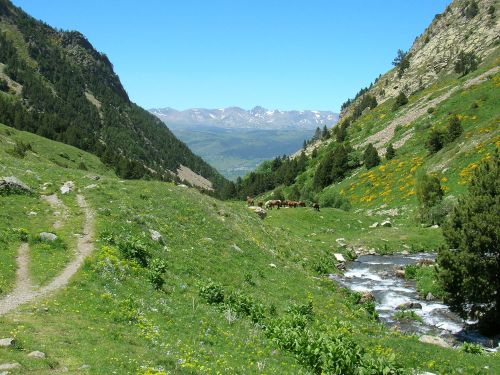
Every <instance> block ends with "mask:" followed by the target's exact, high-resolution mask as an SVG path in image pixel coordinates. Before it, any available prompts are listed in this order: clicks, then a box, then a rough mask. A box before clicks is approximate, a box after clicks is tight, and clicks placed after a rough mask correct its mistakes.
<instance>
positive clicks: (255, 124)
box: [149, 106, 338, 130]
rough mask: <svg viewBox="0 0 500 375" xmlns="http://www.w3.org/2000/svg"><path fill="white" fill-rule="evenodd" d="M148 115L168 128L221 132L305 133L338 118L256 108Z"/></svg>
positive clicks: (164, 110) (168, 111)
mask: <svg viewBox="0 0 500 375" xmlns="http://www.w3.org/2000/svg"><path fill="white" fill-rule="evenodd" d="M149 111H150V112H151V113H153V114H154V115H156V116H157V117H158V118H159V119H161V120H162V121H163V122H164V123H165V124H167V126H169V127H170V126H172V127H178V126H181V125H189V126H193V125H197V126H210V127H219V128H224V129H255V130H284V129H303V130H307V129H315V128H316V127H318V126H323V125H326V126H328V127H331V126H332V125H333V124H335V123H336V122H337V120H338V114H337V113H334V112H330V111H311V110H305V111H280V110H277V109H274V110H269V109H266V108H263V107H260V106H257V107H254V108H252V109H251V110H245V109H242V108H239V107H229V108H220V109H203V108H192V109H187V110H184V111H178V110H176V109H173V108H168V107H167V108H153V109H150V110H149Z"/></svg>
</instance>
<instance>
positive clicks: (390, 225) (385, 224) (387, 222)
mask: <svg viewBox="0 0 500 375" xmlns="http://www.w3.org/2000/svg"><path fill="white" fill-rule="evenodd" d="M380 226H382V227H386V228H390V227H392V223H391V222H390V220H385V221H382V223H381V224H380Z"/></svg>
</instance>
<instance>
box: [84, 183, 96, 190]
mask: <svg viewBox="0 0 500 375" xmlns="http://www.w3.org/2000/svg"><path fill="white" fill-rule="evenodd" d="M96 187H97V185H96V184H90V185H87V186H85V187H84V189H95V188H96Z"/></svg>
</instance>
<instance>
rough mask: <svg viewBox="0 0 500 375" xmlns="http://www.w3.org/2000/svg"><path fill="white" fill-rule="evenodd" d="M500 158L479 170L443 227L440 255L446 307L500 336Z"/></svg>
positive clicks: (488, 162)
mask: <svg viewBox="0 0 500 375" xmlns="http://www.w3.org/2000/svg"><path fill="white" fill-rule="evenodd" d="M499 166H500V158H499V154H498V150H497V151H496V153H495V155H494V157H493V159H492V160H490V161H483V162H482V163H481V164H480V166H479V167H478V168H477V169H476V170H475V172H474V175H473V178H472V181H471V183H470V186H469V192H468V194H466V195H464V196H462V197H461V198H460V200H459V204H458V205H457V206H456V207H455V209H454V211H453V212H452V214H451V217H450V220H449V222H448V223H446V224H445V225H444V227H443V234H444V237H445V240H446V244H447V246H445V247H443V248H442V249H441V250H440V252H439V255H438V259H437V261H438V264H439V270H440V272H439V276H440V280H441V282H442V285H443V287H444V290H445V291H446V296H445V302H446V303H448V304H449V305H450V307H451V308H452V309H453V310H454V311H456V312H458V313H459V314H460V315H461V316H462V317H463V318H472V319H478V320H479V327H480V329H481V330H482V331H483V332H485V333H487V334H489V335H494V334H496V333H498V332H500V293H499V291H500V276H499V270H500V245H499V244H500V230H499V225H498V213H499V212H500V199H499V197H500V168H499Z"/></svg>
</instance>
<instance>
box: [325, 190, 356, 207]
mask: <svg viewBox="0 0 500 375" xmlns="http://www.w3.org/2000/svg"><path fill="white" fill-rule="evenodd" d="M318 203H319V205H320V206H321V207H333V208H339V209H341V210H344V211H349V210H350V209H351V203H350V202H349V199H347V198H346V197H344V196H343V195H340V193H338V192H337V191H336V190H335V189H332V188H326V189H324V190H323V191H322V192H321V193H319V194H318Z"/></svg>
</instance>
